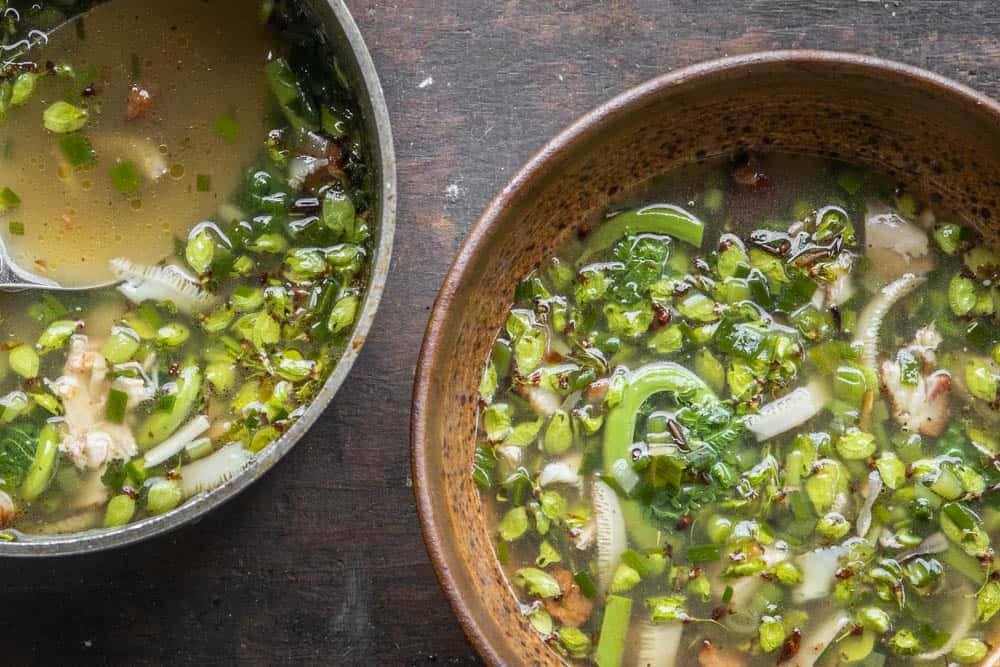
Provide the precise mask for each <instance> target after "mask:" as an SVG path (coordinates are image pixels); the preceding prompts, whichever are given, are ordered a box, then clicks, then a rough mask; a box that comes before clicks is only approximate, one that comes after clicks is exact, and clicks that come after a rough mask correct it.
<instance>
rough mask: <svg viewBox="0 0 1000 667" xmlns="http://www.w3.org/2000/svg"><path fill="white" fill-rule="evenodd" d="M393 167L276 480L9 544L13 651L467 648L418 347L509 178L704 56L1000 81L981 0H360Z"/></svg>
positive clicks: (236, 658)
mask: <svg viewBox="0 0 1000 667" xmlns="http://www.w3.org/2000/svg"><path fill="white" fill-rule="evenodd" d="M349 5H350V6H351V8H352V10H353V11H354V13H355V17H356V19H357V21H358V23H359V25H360V27H361V30H362V32H363V33H364V34H365V36H366V38H367V40H368V44H369V48H370V49H371V51H372V55H373V56H374V58H375V61H376V64H377V65H378V67H379V69H380V72H381V76H382V81H383V85H384V87H385V91H386V96H387V98H388V102H389V106H390V110H391V113H392V117H393V122H394V131H395V136H396V146H397V154H398V157H399V176H400V217H399V223H398V227H397V241H396V249H395V259H394V261H393V268H392V273H391V275H390V279H389V283H388V288H387V291H386V293H385V298H384V300H383V305H382V309H381V312H380V314H379V316H378V318H377V320H376V323H375V327H374V330H373V333H372V335H371V337H370V338H369V340H368V343H367V346H366V348H365V350H364V352H363V354H362V355H361V359H360V360H359V362H358V364H357V365H356V366H355V368H354V370H353V372H352V373H351V376H350V378H349V379H348V382H347V384H346V385H345V387H344V389H343V390H342V391H341V393H340V395H339V396H338V397H337V399H336V400H335V401H334V404H333V405H332V406H331V408H330V409H329V411H328V412H327V414H326V415H325V416H324V417H323V418H322V419H321V420H320V421H319V422H318V423H317V424H316V426H315V427H314V428H313V429H312V431H311V432H310V433H309V434H308V435H307V436H306V437H305V438H304V439H303V441H302V442H301V443H300V444H299V445H298V447H297V448H296V449H295V450H294V451H293V452H292V453H291V454H290V455H289V456H288V457H287V458H286V459H285V460H284V461H283V462H282V463H281V464H279V465H278V466H277V467H276V468H275V469H274V470H273V471H272V472H271V473H270V474H269V475H268V476H267V477H266V478H265V479H263V480H262V481H261V482H260V483H258V484H257V485H256V486H255V487H254V488H252V489H251V490H250V491H248V492H247V493H245V494H244V495H243V496H241V497H240V498H238V499H237V500H235V501H233V502H232V503H230V504H229V505H228V506H226V507H224V508H222V509H221V510H219V511H217V512H216V513H214V514H212V515H210V516H208V517H206V518H205V519H203V520H202V521H201V522H200V523H199V524H198V525H195V526H188V527H186V528H184V529H182V530H181V531H178V532H176V533H174V534H172V535H168V536H166V537H162V538H159V539H156V540H154V541H151V542H149V543H146V544H142V545H139V546H136V547H133V548H129V549H124V550H118V551H114V552H110V553H106V554H100V555H95V556H90V557H84V558H76V559H71V560H50V561H34V562H4V563H2V564H0V567H2V571H3V576H2V580H0V581H2V583H0V591H2V592H0V633H2V636H3V637H4V639H5V641H4V642H3V644H4V647H3V653H4V658H5V660H4V661H5V662H8V663H10V664H88V663H96V664H106V663H115V664H117V663H129V664H136V663H171V664H174V663H176V664H197V665H214V664H232V663H235V662H245V663H255V664H272V663H283V662H294V663H317V664H318V663H324V664H331V663H333V664H416V665H424V664H466V663H468V664H474V663H476V662H477V659H476V657H475V654H474V652H473V650H472V648H471V646H470V645H469V643H468V642H467V641H466V640H465V638H464V636H463V634H462V632H461V629H460V628H459V627H458V624H457V623H456V622H455V621H454V619H453V618H452V616H451V612H450V609H449V608H448V605H447V603H446V601H445V599H444V597H443V595H442V594H441V592H440V591H439V589H438V586H437V581H436V579H435V577H434V573H433V570H432V569H431V566H430V563H429V562H428V559H427V556H426V553H425V551H424V548H423V544H422V542H421V538H420V531H419V528H418V525H417V520H416V516H415V512H414V509H413V496H412V490H411V488H410V480H409V453H408V427H407V419H408V412H409V399H410V384H411V381H412V376H413V366H414V363H415V360H416V355H417V350H418V349H419V346H420V340H421V336H422V333H423V327H424V323H425V321H426V318H427V313H428V311H429V309H430V306H431V304H432V302H433V299H434V296H435V294H436V291H437V288H438V284H439V282H440V280H441V278H442V276H443V275H444V273H445V271H446V270H447V268H448V265H449V263H450V261H451V257H452V255H453V253H454V251H455V249H456V248H457V247H458V245H459V243H460V242H461V239H462V237H463V235H464V234H465V232H466V231H467V230H468V229H469V227H470V226H471V224H472V223H473V222H474V220H475V218H476V217H477V215H478V213H479V211H480V210H482V209H483V207H484V206H485V205H486V204H487V202H488V201H489V199H490V198H491V197H492V196H493V194H494V192H496V190H497V189H499V188H500V187H501V186H502V185H503V183H504V182H505V181H506V180H507V179H508V178H509V177H510V176H511V175H512V174H513V172H514V171H515V170H516V169H517V167H518V166H519V165H520V164H521V163H522V162H524V161H525V160H526V159H527V158H528V157H529V156H530V155H531V154H532V153H533V152H534V151H535V150H536V149H538V148H539V147H540V146H541V145H542V144H543V143H544V142H545V141H546V139H547V138H549V137H550V136H552V135H553V134H554V133H555V132H557V131H558V130H559V129H561V128H562V127H563V126H565V125H566V124H567V123H569V122H570V121H572V120H573V119H574V118H575V117H576V116H578V115H580V114H581V113H583V112H585V111H586V110H588V109H590V108H591V107H593V106H594V105H596V104H598V103H599V102H601V101H603V100H605V99H606V98H608V97H610V96H612V95H614V94H616V93H618V92H620V91H622V90H624V89H625V88H627V87H629V86H631V85H634V84H637V83H639V82H641V81H643V80H645V79H647V78H650V77H652V76H655V75H656V74H659V73H662V72H665V71H668V70H670V69H672V68H676V67H678V66H682V65H686V64H689V63H693V62H697V61H699V60H704V59H707V58H712V57H717V56H722V55H730V54H737V53H745V52H749V51H754V50H760V49H771V48H791V47H803V48H805V47H808V48H829V49H842V50H852V51H860V52H864V53H870V54H878V55H882V56H885V57H890V58H895V59H898V60H902V61H905V62H909V63H913V64H916V65H920V66H923V67H927V68H929V69H932V70H934V71H937V72H939V73H942V74H945V75H947V76H951V77H954V78H956V79H958V80H960V81H963V82H966V83H969V84H970V85H972V86H974V87H976V88H979V89H980V90H982V91H984V92H987V93H990V94H993V95H998V94H1000V18H998V16H997V12H996V11H995V5H994V3H993V2H991V1H990V0H978V1H976V0H923V1H916V0H898V1H888V2H873V1H866V0H842V1H840V2H823V3H817V2H811V1H808V0H797V1H780V0H754V1H750V2H739V1H734V0H710V1H708V0H703V1H700V2H680V1H674V0H643V1H641V2H622V1H619V0H604V1H599V0H558V1H542V0H533V1H518V0H509V1H507V2H499V1H494V0H475V1H473V0H454V1H451V2H443V1H434V0H420V1H419V2H417V1H414V2H381V1H373V0H349Z"/></svg>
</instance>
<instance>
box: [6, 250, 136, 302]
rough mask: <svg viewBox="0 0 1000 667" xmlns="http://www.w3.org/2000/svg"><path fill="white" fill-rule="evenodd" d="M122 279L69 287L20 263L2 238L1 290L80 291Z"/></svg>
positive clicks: (108, 284)
mask: <svg viewBox="0 0 1000 667" xmlns="http://www.w3.org/2000/svg"><path fill="white" fill-rule="evenodd" d="M121 282H122V281H121V280H118V279H116V278H112V279H111V280H106V281H104V282H99V283H92V284H90V285H73V286H71V287H67V286H66V285H62V284H60V283H57V282H56V281H54V280H52V279H51V278H45V277H43V276H39V275H37V274H35V273H32V272H31V271H28V270H27V269H25V268H23V267H21V266H19V265H18V263H17V262H15V261H14V258H12V257H11V256H10V252H8V250H7V244H6V243H5V242H4V240H3V239H2V238H0V290H3V291H6V292H20V291H22V290H28V289H44V290H51V291H57V292H80V291H83V290H94V289H102V288H105V287H113V286H114V285H117V284H119V283H121Z"/></svg>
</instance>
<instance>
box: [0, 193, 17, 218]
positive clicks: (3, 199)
mask: <svg viewBox="0 0 1000 667" xmlns="http://www.w3.org/2000/svg"><path fill="white" fill-rule="evenodd" d="M20 203H21V198H20V197H18V196H17V194H16V193H15V192H14V191H13V190H11V189H10V188H4V189H3V191H0V213H3V212H4V211H9V210H10V209H12V208H14V207H15V206H17V205H18V204H20Z"/></svg>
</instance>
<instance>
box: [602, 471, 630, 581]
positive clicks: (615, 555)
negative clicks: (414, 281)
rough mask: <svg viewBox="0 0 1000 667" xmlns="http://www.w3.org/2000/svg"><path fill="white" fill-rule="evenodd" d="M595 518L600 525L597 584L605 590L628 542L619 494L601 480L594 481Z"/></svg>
mask: <svg viewBox="0 0 1000 667" xmlns="http://www.w3.org/2000/svg"><path fill="white" fill-rule="evenodd" d="M593 494H594V519H595V525H596V527H597V577H598V585H599V586H600V587H601V590H602V591H606V590H607V589H608V586H609V585H610V584H611V577H612V576H613V575H614V573H615V570H616V569H618V563H619V562H620V561H621V557H622V553H624V552H625V549H626V548H627V545H628V542H627V538H626V536H625V516H624V514H622V505H621V503H620V502H619V501H618V494H616V493H615V491H614V489H612V488H611V487H610V486H608V485H607V484H605V483H604V482H602V481H600V480H596V481H594V491H593Z"/></svg>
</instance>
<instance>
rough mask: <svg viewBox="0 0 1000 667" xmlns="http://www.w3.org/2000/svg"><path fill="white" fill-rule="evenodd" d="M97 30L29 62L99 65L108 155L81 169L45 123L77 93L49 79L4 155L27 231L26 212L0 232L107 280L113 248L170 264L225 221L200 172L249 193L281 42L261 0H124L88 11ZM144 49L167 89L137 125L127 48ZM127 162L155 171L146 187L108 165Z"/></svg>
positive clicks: (103, 146)
mask: <svg viewBox="0 0 1000 667" xmlns="http://www.w3.org/2000/svg"><path fill="white" fill-rule="evenodd" d="M86 26H87V30H86V39H84V40H82V41H81V40H79V39H78V37H77V35H76V30H75V27H74V25H72V24H70V25H66V26H63V27H61V28H59V29H58V30H56V31H55V32H53V33H52V34H51V35H50V39H49V42H48V44H47V45H45V46H42V47H40V48H38V49H37V50H33V51H32V52H31V53H30V54H29V57H30V58H31V59H33V60H37V61H41V62H44V61H45V60H53V61H55V62H63V61H65V62H69V63H71V64H73V65H74V66H75V67H76V68H77V70H78V71H81V70H82V71H85V70H86V68H87V66H88V65H89V64H91V63H94V64H95V65H96V66H97V67H98V70H99V71H100V76H99V84H100V85H99V86H98V87H97V88H98V95H97V97H95V98H90V99H89V100H88V102H89V104H88V106H89V110H90V119H89V121H88V123H87V125H86V126H85V127H84V128H83V130H82V131H81V133H82V134H83V135H84V136H86V137H87V138H88V139H89V140H90V141H91V143H92V144H93V146H94V149H95V151H96V153H97V162H96V164H95V165H93V166H92V167H89V168H85V169H80V170H74V169H73V168H72V167H70V165H68V164H67V163H66V162H65V160H64V159H63V158H62V155H61V152H60V150H59V147H58V144H57V140H58V136H57V135H53V134H52V133H49V132H47V131H46V130H45V129H44V128H43V127H42V124H41V122H40V119H41V115H42V112H43V111H44V110H45V108H46V107H48V106H49V105H50V104H52V103H53V102H55V101H57V100H59V99H62V97H63V95H64V93H65V90H64V86H61V85H60V84H59V81H58V79H56V78H52V77H43V78H42V79H40V80H39V83H38V86H37V88H36V90H35V94H34V95H33V96H32V98H31V99H30V100H29V102H28V103H27V104H26V105H24V106H23V107H21V108H18V109H14V110H12V111H11V112H10V113H8V115H7V118H6V120H5V121H4V122H3V123H0V145H6V144H7V143H8V142H10V141H11V140H13V139H15V138H16V142H15V143H13V144H12V145H13V153H12V155H11V159H8V160H4V161H0V185H2V186H9V187H10V188H11V189H12V190H13V191H14V192H16V193H17V194H18V196H20V198H21V204H20V205H19V206H18V208H17V209H16V216H17V220H18V221H23V222H24V224H25V226H26V228H27V229H26V231H27V233H26V234H25V235H23V236H17V235H11V234H10V233H9V230H8V224H7V223H8V219H9V220H13V218H12V217H8V219H4V218H3V217H0V235H3V237H4V240H5V241H6V242H7V244H8V247H9V248H10V250H11V253H12V255H13V256H14V257H15V259H16V261H18V263H20V264H21V265H22V266H25V267H33V268H34V267H38V266H41V267H43V268H44V271H45V273H44V275H46V276H47V277H51V278H53V279H55V280H58V281H60V282H62V283H64V284H66V285H73V284H86V283H91V282H97V281H103V280H106V279H107V278H108V277H109V273H108V269H107V265H108V260H109V259H110V258H112V257H116V256H127V257H129V258H130V259H132V260H134V261H137V262H144V263H153V262H157V261H159V260H161V259H162V258H164V257H166V256H168V255H170V254H171V253H172V252H173V249H174V238H175V237H181V238H183V237H185V236H186V235H187V233H188V230H190V229H191V228H192V227H193V226H194V225H195V224H196V223H198V222H200V221H202V220H209V219H212V218H213V216H214V215H215V212H216V205H217V201H216V199H215V197H214V195H213V194H212V193H202V192H197V190H196V188H195V187H194V179H195V174H209V175H210V176H211V178H212V184H213V191H215V192H219V193H230V192H233V191H235V190H236V188H237V187H238V185H239V182H240V178H241V176H242V171H243V169H244V168H245V167H246V165H248V164H250V163H252V161H253V160H254V158H255V157H256V155H257V154H258V152H259V150H260V147H261V144H262V142H263V140H264V138H265V136H266V127H265V124H264V121H265V116H266V113H265V110H266V109H267V108H269V106H270V105H271V104H272V101H271V100H270V92H269V89H268V85H267V81H266V79H265V77H264V69H263V66H264V54H266V53H267V52H268V50H269V49H270V47H271V46H272V42H271V41H270V38H269V36H268V33H267V30H266V28H264V27H263V26H261V25H259V23H258V22H257V20H256V2H255V1H254V0H173V1H172V2H169V3H149V2H147V1H146V0H111V2H107V3H104V4H101V5H98V6H97V7H96V8H94V9H93V10H92V11H91V12H89V13H88V14H87V15H86ZM173 27H176V30H172V29H171V28H173ZM171 33H177V34H180V35H182V36H183V39H184V40H186V43H187V45H188V46H187V47H185V49H184V51H183V53H178V51H179V50H180V49H179V48H178V43H177V42H176V41H174V42H173V43H169V42H168V41H166V40H163V38H162V37H163V35H167V34H171ZM131 53H136V54H137V55H138V56H139V58H140V62H141V64H142V68H141V77H140V79H141V80H140V82H141V83H143V84H144V85H149V86H151V87H152V88H153V90H154V98H153V105H152V107H151V109H150V111H149V112H148V113H147V115H146V116H145V117H142V118H138V119H135V120H131V121H127V120H125V101H126V96H127V94H128V89H129V85H130V84H131V83H132V81H131V78H132V59H131V56H130V55H129V57H125V58H123V57H122V54H131ZM179 60H181V61H183V68H179V67H178V65H179V63H178V61H179ZM157 90H158V91H162V94H161V95H156V94H155V91H157ZM224 113H225V114H229V115H230V116H232V117H233V118H235V119H236V121H237V122H238V123H239V126H240V133H239V137H240V139H239V141H237V142H234V143H229V142H227V141H225V140H224V139H222V138H221V137H219V136H218V135H217V134H216V133H215V131H214V124H215V120H216V118H218V117H219V116H220V115H221V114H224ZM117 160H132V161H133V162H134V163H135V164H136V166H137V168H138V169H139V171H140V173H141V176H142V181H143V183H142V186H141V189H140V190H138V191H137V192H134V193H131V196H128V195H122V194H120V193H119V192H117V191H116V190H115V189H114V188H113V186H112V182H111V178H110V175H109V173H108V170H109V169H110V167H111V166H112V165H113V164H115V162H116V161H117ZM154 160H158V161H160V163H161V164H163V166H164V169H163V171H161V172H160V173H161V174H163V175H162V176H161V177H159V178H153V177H152V175H155V173H156V169H155V168H152V167H150V166H149V165H153V164H154ZM168 164H169V166H167V165H168ZM144 167H146V168H144ZM164 171H165V172H166V173H163V172H164ZM68 209H72V211H73V212H72V214H70V217H71V220H70V221H69V222H67V221H66V219H65V218H64V217H63V213H64V212H65V211H67V210H68ZM32 227H34V229H32Z"/></svg>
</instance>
